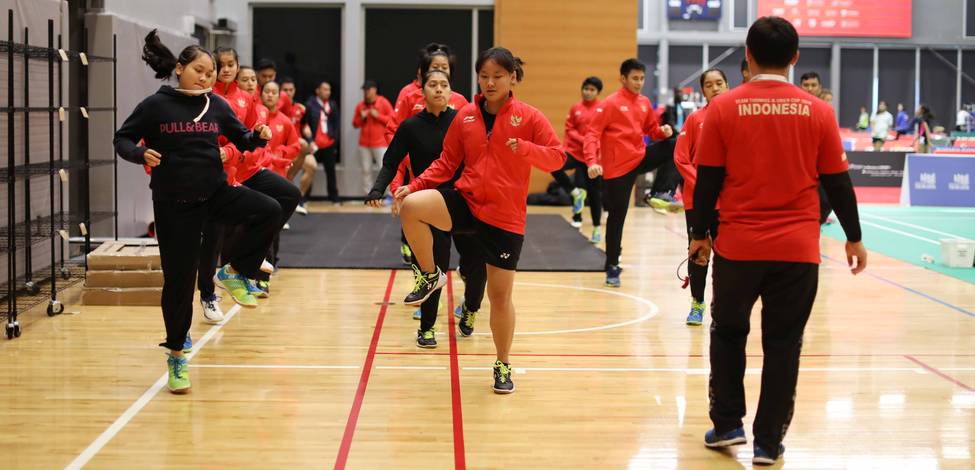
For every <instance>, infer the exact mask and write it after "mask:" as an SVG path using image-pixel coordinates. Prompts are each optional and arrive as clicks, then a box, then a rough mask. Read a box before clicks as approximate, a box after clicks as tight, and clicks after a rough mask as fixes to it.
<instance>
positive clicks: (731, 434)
mask: <svg viewBox="0 0 975 470" xmlns="http://www.w3.org/2000/svg"><path fill="white" fill-rule="evenodd" d="M745 442H747V440H746V439H745V428H738V429H734V430H731V431H728V432H726V433H724V434H722V435H720V436H719V435H718V434H717V433H715V432H714V429H712V430H710V431H708V432H706V433H705V434H704V445H705V446H708V447H710V448H712V449H718V448H721V447H728V446H734V445H738V444H744V443H745ZM756 449H757V447H756Z"/></svg>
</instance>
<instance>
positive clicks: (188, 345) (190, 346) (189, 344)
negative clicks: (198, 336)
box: [183, 331, 193, 354]
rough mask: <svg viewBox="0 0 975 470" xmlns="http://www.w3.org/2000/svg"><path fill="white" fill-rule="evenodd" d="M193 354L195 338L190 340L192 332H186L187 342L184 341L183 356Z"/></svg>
mask: <svg viewBox="0 0 975 470" xmlns="http://www.w3.org/2000/svg"><path fill="white" fill-rule="evenodd" d="M191 352H193V338H190V332H189V331H187V332H186V340H185V341H183V354H189V353H191Z"/></svg>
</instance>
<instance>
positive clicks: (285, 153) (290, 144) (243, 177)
mask: <svg viewBox="0 0 975 470" xmlns="http://www.w3.org/2000/svg"><path fill="white" fill-rule="evenodd" d="M267 125H268V127H270V128H271V140H269V141H268V142H267V145H265V146H264V147H262V148H259V149H257V150H255V151H254V152H253V154H254V158H248V159H245V160H244V163H243V164H242V167H241V168H238V171H237V174H238V176H239V177H240V181H241V182H243V181H247V179H248V178H250V177H251V176H254V174H255V173H257V172H258V171H260V170H261V168H267V169H268V170H271V171H273V172H275V173H277V174H279V175H281V176H285V175H287V174H288V168H289V167H291V162H292V161H293V160H294V159H295V157H296V156H297V155H298V151H299V150H300V146H301V144H300V143H299V142H298V132H297V131H295V126H294V124H293V123H292V122H291V119H290V118H289V117H288V116H287V115H285V114H284V112H282V111H278V112H274V113H270V114H268V117H267ZM245 166H246V167H245Z"/></svg>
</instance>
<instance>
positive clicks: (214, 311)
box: [200, 296, 223, 324]
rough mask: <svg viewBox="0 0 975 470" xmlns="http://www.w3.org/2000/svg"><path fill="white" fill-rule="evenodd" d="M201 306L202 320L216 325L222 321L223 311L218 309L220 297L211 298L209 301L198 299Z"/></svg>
mask: <svg viewBox="0 0 975 470" xmlns="http://www.w3.org/2000/svg"><path fill="white" fill-rule="evenodd" d="M200 305H202V306H203V320H204V321H206V322H207V323H212V324H217V323H220V322H222V321H223V310H221V309H220V297H217V296H213V298H212V299H210V300H205V299H200Z"/></svg>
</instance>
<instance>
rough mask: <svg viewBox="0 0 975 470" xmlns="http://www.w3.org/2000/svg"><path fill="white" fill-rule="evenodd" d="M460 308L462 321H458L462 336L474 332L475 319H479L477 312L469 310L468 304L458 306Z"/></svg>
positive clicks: (458, 328)
mask: <svg viewBox="0 0 975 470" xmlns="http://www.w3.org/2000/svg"><path fill="white" fill-rule="evenodd" d="M457 308H458V309H459V310H460V321H459V322H458V323H457V331H459V332H460V335H461V336H470V335H472V334H474V321H475V320H477V312H472V311H470V310H467V304H461V306H460V307H457Z"/></svg>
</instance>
